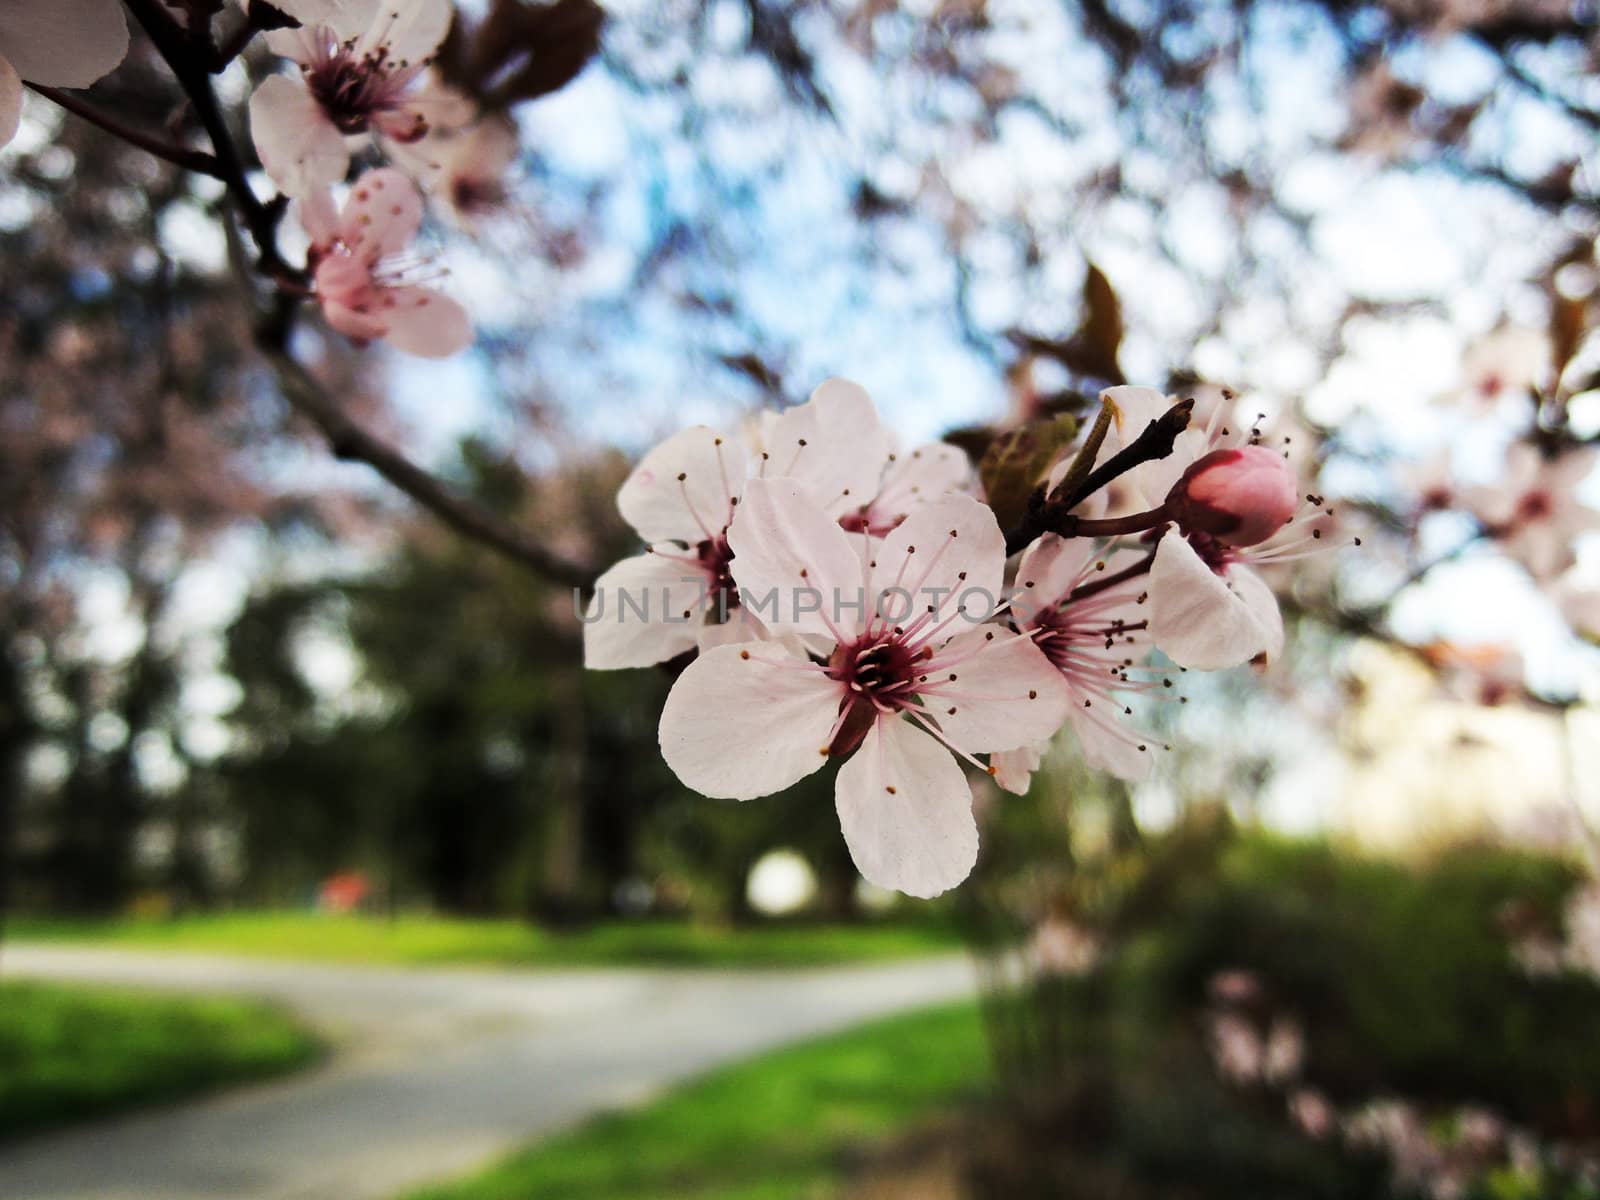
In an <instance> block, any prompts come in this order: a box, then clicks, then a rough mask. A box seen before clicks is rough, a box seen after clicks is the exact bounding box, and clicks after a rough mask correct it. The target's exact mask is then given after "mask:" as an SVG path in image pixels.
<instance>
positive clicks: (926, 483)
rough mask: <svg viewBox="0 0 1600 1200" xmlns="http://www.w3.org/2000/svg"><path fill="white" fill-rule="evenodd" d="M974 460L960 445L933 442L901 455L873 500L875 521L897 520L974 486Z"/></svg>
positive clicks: (885, 522) (892, 465) (884, 478)
mask: <svg viewBox="0 0 1600 1200" xmlns="http://www.w3.org/2000/svg"><path fill="white" fill-rule="evenodd" d="M972 479H973V470H972V460H971V459H969V458H968V457H967V455H966V452H965V451H964V450H962V449H960V448H959V447H957V446H950V445H947V444H945V443H944V442H933V443H931V444H929V445H926V446H918V447H917V448H916V449H915V450H913V451H911V453H910V454H900V455H897V456H896V457H895V459H894V461H893V462H892V463H890V465H889V469H888V471H887V472H886V473H885V474H884V477H883V485H882V486H881V487H880V488H879V489H878V494H877V496H876V497H875V498H874V499H873V501H872V515H873V518H874V521H875V522H881V523H882V524H884V525H889V524H893V523H894V522H895V521H897V520H900V519H901V518H903V517H905V516H906V515H907V514H908V513H909V512H910V511H911V510H912V509H913V508H916V507H917V506H919V505H922V504H926V503H928V502H929V501H932V500H937V499H939V498H940V497H941V496H944V495H945V494H946V493H949V492H967V491H968V490H969V489H970V488H971V487H972Z"/></svg>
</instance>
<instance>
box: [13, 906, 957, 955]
mask: <svg viewBox="0 0 1600 1200" xmlns="http://www.w3.org/2000/svg"><path fill="white" fill-rule="evenodd" d="M9 936H10V937H12V938H14V939H16V940H17V941H53V942H79V943H84V942H93V943H101V944H116V945H125V946H136V947H139V948H140V949H150V950H178V951H191V952H207V953H227V954H247V955H259V956H266V957H274V958H301V959H322V960H336V961H340V962H368V963H403V964H418V965H420V964H442V963H482V964H496V965H504V966H528V967H536V966H539V967H542V966H591V965H592V966H600V965H606V964H620V963H631V964H640V963H643V964H655V965H681V966H806V965H811V964H820V963H842V962H860V961H866V960H871V959H879V958H896V957H909V956H912V955H917V954H930V953H936V952H939V951H948V950H954V949H957V948H958V947H959V940H958V938H957V936H956V933H955V931H954V929H953V928H951V927H950V926H949V925H947V924H937V923H933V922H926V923H921V924H910V923H863V924H860V925H808V924H787V923H783V924H772V925H765V926H754V927H748V928H737V929H720V928H714V927H710V926H703V925H695V924H690V923H688V922H683V921H619V922H612V923H608V924H604V925H597V926H594V927H591V928H588V929H583V930H578V931H574V932H569V933H554V932H550V931H547V930H541V929H538V928H535V927H534V926H531V925H528V924H526V923H525V922H521V921H514V920H458V919H454V918H448V917H433V916H420V915H407V916H400V917H396V918H394V919H392V920H391V919H389V918H385V917H367V916H329V915H323V914H318V913H307V912H250V913H232V914H221V915H214V916H213V915H205V916H189V917H179V918H174V919H151V918H128V919H121V920H109V921H65V920H43V919H29V918H20V919H18V920H16V921H14V922H12V924H11V928H10V933H9Z"/></svg>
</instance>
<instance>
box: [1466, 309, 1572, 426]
mask: <svg viewBox="0 0 1600 1200" xmlns="http://www.w3.org/2000/svg"><path fill="white" fill-rule="evenodd" d="M1550 358H1551V348H1550V338H1549V337H1548V335H1546V334H1544V333H1541V332H1540V331H1538V330H1536V329H1524V328H1521V327H1519V326H1515V325H1503V326H1501V327H1500V328H1498V329H1496V330H1494V331H1492V332H1491V333H1488V334H1486V335H1484V337H1483V338H1481V339H1480V340H1479V341H1477V342H1475V343H1474V344H1473V345H1472V346H1470V347H1469V348H1468V349H1467V352H1466V355H1465V356H1464V358H1463V359H1462V377H1463V378H1462V383H1463V387H1462V393H1461V394H1462V396H1463V398H1465V399H1467V400H1470V401H1471V402H1472V403H1473V404H1475V405H1477V406H1479V407H1482V408H1490V407H1493V406H1494V405H1496V404H1498V403H1499V402H1500V400H1501V399H1502V398H1504V397H1506V396H1514V397H1518V398H1520V399H1521V400H1522V401H1523V402H1524V403H1527V400H1528V396H1529V393H1530V392H1532V391H1534V390H1535V389H1536V388H1538V387H1539V385H1540V384H1541V382H1542V381H1543V380H1544V379H1545V378H1546V376H1547V375H1548V374H1549V371H1550Z"/></svg>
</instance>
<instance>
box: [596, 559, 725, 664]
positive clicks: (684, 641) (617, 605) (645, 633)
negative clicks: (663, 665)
mask: <svg viewBox="0 0 1600 1200" xmlns="http://www.w3.org/2000/svg"><path fill="white" fill-rule="evenodd" d="M594 588H595V594H594V596H593V597H591V598H590V601H589V605H588V607H587V609H586V610H585V616H586V618H587V619H586V621H585V623H584V626H583V665H584V666H585V667H587V668H588V669H589V670H591V671H614V670H618V669H621V668H624V667H648V666H651V665H652V664H654V663H659V662H666V661H667V659H669V658H674V657H676V656H677V655H679V654H682V653H683V652H684V651H685V650H692V649H694V647H695V644H696V641H697V639H698V637H699V634H700V630H701V629H702V628H703V626H702V624H701V621H702V619H703V617H704V615H705V603H706V585H705V576H704V575H702V574H701V573H700V572H699V571H696V570H695V569H694V568H692V567H690V566H688V565H687V564H686V563H680V562H674V561H672V560H671V559H667V558H662V557H661V556H660V555H657V554H637V555H634V556H633V557H632V558H625V559H623V560H622V561H621V562H619V563H617V564H616V565H615V566H614V567H612V568H611V569H610V570H609V571H607V572H606V573H605V574H603V575H601V576H600V578H599V579H597V580H596V581H595V585H594Z"/></svg>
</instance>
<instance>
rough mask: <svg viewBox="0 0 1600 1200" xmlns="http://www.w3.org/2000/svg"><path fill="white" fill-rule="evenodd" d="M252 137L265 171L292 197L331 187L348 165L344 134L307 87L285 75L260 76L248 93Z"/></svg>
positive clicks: (348, 153)
mask: <svg viewBox="0 0 1600 1200" xmlns="http://www.w3.org/2000/svg"><path fill="white" fill-rule="evenodd" d="M250 135H251V137H253V138H254V139H255V143H256V153H257V154H258V155H260V157H261V165H262V166H263V167H264V168H265V169H266V172H267V175H268V176H269V177H270V178H271V179H272V182H273V183H275V184H277V185H278V187H280V188H282V189H283V191H284V192H285V193H286V194H288V195H290V196H296V197H299V196H309V195H310V194H311V193H313V192H316V191H320V190H323V189H326V188H330V187H332V186H333V185H334V184H336V183H338V182H340V181H341V180H342V179H344V175H345V172H346V171H347V170H348V169H349V167H350V152H349V150H348V149H346V147H345V141H344V137H343V136H342V135H341V134H340V133H339V131H338V129H336V128H335V127H334V125H333V122H331V121H329V120H328V115H327V113H325V112H323V111H322V106H321V105H320V104H318V103H317V102H316V100H315V99H313V98H312V95H311V93H310V92H308V91H307V90H306V89H305V86H304V85H303V84H300V83H298V82H296V81H295V80H293V79H291V78H289V76H287V75H273V76H271V77H270V78H268V79H266V80H263V81H262V84H261V86H260V87H258V88H257V89H256V91H255V95H253V96H251V97H250Z"/></svg>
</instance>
